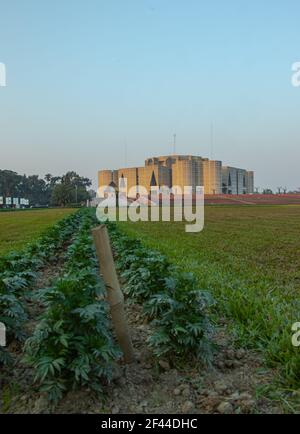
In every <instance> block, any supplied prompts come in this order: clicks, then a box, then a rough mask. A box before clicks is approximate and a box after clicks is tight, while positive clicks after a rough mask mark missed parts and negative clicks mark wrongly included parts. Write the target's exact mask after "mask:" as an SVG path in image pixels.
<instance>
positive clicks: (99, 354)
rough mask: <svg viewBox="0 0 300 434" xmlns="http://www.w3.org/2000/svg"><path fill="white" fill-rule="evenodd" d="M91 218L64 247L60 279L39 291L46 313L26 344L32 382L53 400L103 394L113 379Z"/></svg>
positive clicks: (113, 347)
mask: <svg viewBox="0 0 300 434" xmlns="http://www.w3.org/2000/svg"><path fill="white" fill-rule="evenodd" d="M94 218H95V217H94V216H93V215H91V214H90V213H88V212H87V213H86V214H85V216H84V219H83V224H82V225H81V229H80V231H79V234H78V235H77V237H76V239H75V241H74V242H73V244H72V245H70V247H69V248H68V251H67V261H66V263H65V267H64V274H63V276H62V277H60V278H59V279H57V280H56V282H55V283H54V285H53V286H52V287H51V288H47V289H43V290H41V291H40V293H39V298H40V299H42V300H43V302H44V304H45V306H46V309H45V311H44V313H43V314H42V316H41V318H40V322H39V325H38V326H37V328H36V330H35V332H34V334H33V336H32V337H31V338H29V339H28V340H27V342H26V345H25V352H26V360H27V362H28V363H30V365H32V366H33V367H34V369H35V371H36V378H35V380H36V381H37V382H39V384H40V390H41V391H44V392H47V393H48V397H49V399H50V400H51V401H57V400H59V399H60V398H61V397H62V395H63V393H64V391H66V390H70V389H72V388H75V387H80V386H88V387H89V388H91V389H93V390H95V391H97V392H101V390H102V389H101V384H103V381H106V382H107V381H110V379H111V376H112V366H113V364H112V362H113V361H114V360H115V359H117V358H118V357H119V356H120V351H119V349H118V348H117V347H116V345H115V344H114V341H113V339H112V336H111V333H110V327H109V322H108V314H107V304H106V302H105V301H104V292H105V288H104V285H103V282H102V280H101V279H100V276H99V270H98V267H97V261H96V255H95V250H94V247H93V243H92V238H91V234H90V232H91V226H92V225H93V224H94V223H95V221H94Z"/></svg>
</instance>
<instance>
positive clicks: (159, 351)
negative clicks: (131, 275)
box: [144, 272, 214, 363]
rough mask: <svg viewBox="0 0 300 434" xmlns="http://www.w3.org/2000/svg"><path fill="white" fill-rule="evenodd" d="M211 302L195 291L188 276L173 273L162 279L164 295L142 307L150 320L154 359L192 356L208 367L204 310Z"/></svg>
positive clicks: (206, 295) (209, 349)
mask: <svg viewBox="0 0 300 434" xmlns="http://www.w3.org/2000/svg"><path fill="white" fill-rule="evenodd" d="M212 304H213V299H212V297H211V295H210V294H209V293H208V292H207V291H203V290H200V289H199V288H198V287H197V281H196V279H195V276H194V275H193V274H192V273H179V272H177V273H175V275H174V276H172V277H168V278H166V279H165V291H164V292H161V293H159V294H155V295H153V296H152V297H151V298H150V299H149V301H148V302H147V303H146V304H145V306H144V312H145V313H146V314H147V315H149V316H150V317H152V318H155V319H154V320H153V322H152V325H153V327H154V333H153V334H152V335H151V336H150V338H149V339H148V342H149V344H150V346H151V347H152V348H153V349H154V352H155V354H156V355H157V356H159V357H160V356H165V357H168V358H171V357H174V356H175V357H180V358H183V357H185V358H186V357H188V358H189V357H190V356H195V357H196V358H198V359H201V360H202V361H203V362H205V363H210V362H211V359H212V355H213V349H214V345H213V344H212V339H211V338H212V333H213V328H212V326H211V323H210V321H209V319H208V308H209V307H210V306H212Z"/></svg>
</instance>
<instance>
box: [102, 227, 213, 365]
mask: <svg viewBox="0 0 300 434" xmlns="http://www.w3.org/2000/svg"><path fill="white" fill-rule="evenodd" d="M108 229H109V232H110V237H111V241H112V246H113V249H114V252H115V258H116V262H117V267H118V269H119V272H120V274H121V278H122V279H124V281H125V285H124V291H125V293H127V295H128V296H129V297H131V298H133V299H134V300H136V301H138V302H140V303H142V304H143V311H144V314H145V315H146V316H147V317H148V318H149V319H150V320H151V321H152V325H153V330H154V332H153V334H152V335H151V336H150V337H149V340H148V343H149V345H150V346H151V347H152V348H153V350H154V352H155V354H156V355H157V356H159V357H160V356H164V357H168V358H169V359H171V358H174V356H175V357H179V358H182V357H185V358H188V357H189V356H195V357H197V358H198V359H201V360H203V361H204V362H206V363H209V362H210V360H211V358H212V353H213V347H214V346H213V344H212V339H211V337H212V333H213V329H212V326H211V323H210V321H209V319H208V309H209V307H210V306H211V305H212V303H213V300H212V297H211V295H210V294H209V293H208V292H207V291H204V290H201V289H199V287H198V284H197V280H196V278H195V276H194V275H193V274H192V273H182V272H180V271H179V270H178V269H177V268H176V267H175V266H173V265H171V264H170V263H169V261H168V259H167V258H166V257H165V256H163V255H161V254H160V253H158V252H156V251H153V250H149V249H148V248H146V247H144V246H143V245H142V243H141V242H140V241H139V240H136V239H132V238H130V237H128V236H126V235H125V234H124V233H122V232H121V231H120V230H119V229H118V227H117V226H116V225H115V224H112V223H109V224H108Z"/></svg>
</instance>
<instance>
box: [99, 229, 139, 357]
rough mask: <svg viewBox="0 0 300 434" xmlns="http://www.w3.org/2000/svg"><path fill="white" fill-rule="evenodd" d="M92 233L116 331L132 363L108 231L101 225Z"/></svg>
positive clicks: (131, 352)
mask: <svg viewBox="0 0 300 434" xmlns="http://www.w3.org/2000/svg"><path fill="white" fill-rule="evenodd" d="M92 234H93V238H94V242H95V246H96V252H97V256H98V259H99V266H100V271H101V273H102V275H103V280H104V283H105V286H106V290H107V299H108V303H109V305H110V311H111V316H112V322H113V325H114V329H115V333H116V336H117V339H118V342H119V345H120V347H121V349H122V351H123V354H124V361H125V363H131V362H133V360H134V352H133V346H132V342H131V337H130V332H129V328H128V325H127V321H126V315H125V309H124V295H123V292H122V291H121V288H120V284H119V279H118V276H117V272H116V268H115V263H114V259H113V255H112V250H111V245H110V240H109V235H108V231H107V228H106V226H105V225H101V226H98V227H97V228H95V229H93V230H92Z"/></svg>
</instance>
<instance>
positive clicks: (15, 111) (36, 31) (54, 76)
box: [0, 0, 300, 188]
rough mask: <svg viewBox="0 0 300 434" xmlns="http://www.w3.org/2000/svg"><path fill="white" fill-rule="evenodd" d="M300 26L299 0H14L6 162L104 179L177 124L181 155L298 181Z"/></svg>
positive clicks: (2, 38)
mask: <svg viewBox="0 0 300 434" xmlns="http://www.w3.org/2000/svg"><path fill="white" fill-rule="evenodd" d="M299 23H300V2H299V1H297V0H295V1H291V0H287V1H283V0H281V1H276V0H264V1H261V0H259V1H258V0H252V1H249V0H247V1H244V0H236V1H233V0H231V1H230V0H229V1H224V0H219V1H214V0H211V1H209V2H208V1H200V0H198V1H196V0H195V1H191V0H185V1H183V0H181V1H176V0H169V1H168V0H145V1H142V0H139V1H138V0H135V1H134V0H131V1H130V0H119V1H117V0H106V1H102V0H86V1H76V0H72V1H71V0H63V1H62V0H60V1H58V0H51V1H38V0H36V1H35V0H27V1H24V0H19V1H17V0H10V1H3V0H2V1H1V3H0V62H4V63H5V64H6V68H7V87H6V88H3V87H1V88H0V147H1V149H0V151H1V154H0V161H1V163H0V167H1V168H7V169H8V168H9V169H13V170H16V171H18V172H26V173H39V174H42V175H43V174H45V173H47V172H51V173H53V174H60V173H62V172H64V171H66V170H68V169H74V170H77V171H78V172H79V173H80V174H82V175H86V176H89V177H91V178H93V179H95V178H96V172H97V170H98V169H102V168H114V167H119V166H124V165H143V162H144V159H145V158H146V157H149V156H152V155H156V154H167V153H170V152H171V151H172V136H173V134H174V132H176V133H177V151H178V153H192V154H196V155H202V156H208V157H211V156H213V157H214V158H216V159H220V160H222V161H223V163H224V164H230V165H234V166H241V167H246V168H249V169H253V170H255V172H256V181H255V185H256V186H260V187H266V186H271V187H277V186H281V185H282V186H287V187H289V188H296V187H300V179H299V163H300V88H293V87H292V86H291V65H292V63H294V62H296V61H300V24H299ZM211 123H213V125H214V127H213V130H214V134H213V136H214V139H213V142H214V145H213V150H211V146H210V142H211V139H210V135H211V134H210V130H211ZM126 144H127V145H126ZM126 148H127V152H126V151H125V150H126Z"/></svg>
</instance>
